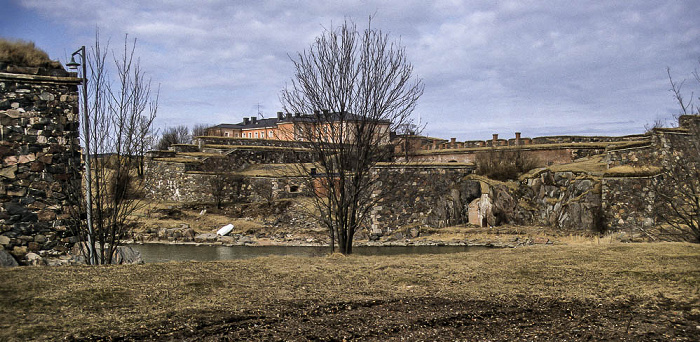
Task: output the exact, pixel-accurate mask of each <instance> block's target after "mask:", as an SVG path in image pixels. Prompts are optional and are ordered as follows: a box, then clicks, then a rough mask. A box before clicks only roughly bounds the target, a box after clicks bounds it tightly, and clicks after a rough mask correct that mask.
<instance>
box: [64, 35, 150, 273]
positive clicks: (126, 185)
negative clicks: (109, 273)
mask: <svg viewBox="0 0 700 342" xmlns="http://www.w3.org/2000/svg"><path fill="white" fill-rule="evenodd" d="M135 50H136V39H134V40H132V41H131V42H130V40H129V38H128V36H125V37H124V48H123V50H122V51H121V53H119V54H117V53H116V52H114V51H110V49H109V43H108V44H107V46H106V47H103V46H102V45H101V43H100V37H99V33H98V34H96V39H95V45H94V46H93V47H92V48H91V49H90V51H89V53H88V56H87V57H88V58H87V59H88V67H89V74H88V75H87V78H88V88H89V92H88V99H87V101H88V102H89V109H88V111H89V118H90V119H89V121H88V122H83V123H81V124H83V125H89V128H90V129H89V131H90V135H89V136H83V137H82V138H83V140H84V141H88V142H89V144H90V146H91V150H90V154H91V159H92V164H91V170H90V173H91V175H92V177H91V178H92V180H91V188H92V194H91V196H92V207H91V208H87V207H86V205H85V202H83V201H81V200H80V199H82V197H83V196H82V192H81V191H80V190H78V189H80V187H77V189H74V190H75V191H72V193H73V196H72V197H73V202H74V203H75V205H76V209H77V210H78V211H79V213H76V215H74V217H75V220H74V222H73V225H72V226H73V229H74V230H75V233H76V235H77V236H78V237H79V239H80V241H81V244H79V245H80V246H81V248H82V252H83V254H84V255H86V256H88V250H93V251H98V255H96V256H95V257H94V258H91V257H87V260H88V263H90V264H105V263H107V264H108V263H111V262H112V258H113V257H114V256H115V252H116V250H117V247H118V246H119V245H120V244H121V241H122V240H123V239H124V238H126V237H127V236H128V235H129V233H130V230H131V227H132V226H133V222H131V221H130V220H131V216H130V215H131V214H132V213H133V212H134V210H136V209H137V208H138V207H139V205H140V201H139V199H138V194H140V193H142V191H143V179H142V178H140V177H137V176H139V175H141V173H140V172H142V168H141V166H140V165H141V162H142V160H141V159H140V157H141V156H142V153H143V152H144V151H145V148H146V146H148V136H149V135H150V133H151V132H152V130H151V126H152V123H153V120H154V119H155V116H156V112H157V108H158V102H157V101H158V94H157V92H156V94H152V93H151V83H150V80H149V79H147V78H146V75H145V72H144V71H143V70H142V69H141V67H140V63H139V60H138V59H137V58H135V57H134V53H135ZM110 52H111V54H112V56H113V61H114V64H113V65H111V64H110V63H108V62H107V61H108V55H109V54H110ZM111 75H113V76H114V77H115V79H114V80H112V79H110V76H111ZM88 210H90V211H91V213H92V218H93V230H92V236H88V235H90V232H89V231H88V229H87V228H86V227H85V222H84V221H83V220H82V219H80V218H81V217H84V216H85V215H84V213H85V212H86V211H88ZM86 244H91V245H90V246H87V245H86ZM96 245H97V246H98V247H99V248H95V247H96Z"/></svg>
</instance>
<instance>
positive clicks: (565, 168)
mask: <svg viewBox="0 0 700 342" xmlns="http://www.w3.org/2000/svg"><path fill="white" fill-rule="evenodd" d="M547 168H548V169H550V170H552V171H554V172H586V173H592V174H597V175H602V173H603V172H605V171H607V169H608V165H607V164H606V163H605V154H600V155H596V156H591V157H587V158H581V159H577V160H576V161H574V162H572V163H568V164H558V165H551V166H549V167H547Z"/></svg>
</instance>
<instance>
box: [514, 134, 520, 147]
mask: <svg viewBox="0 0 700 342" xmlns="http://www.w3.org/2000/svg"><path fill="white" fill-rule="evenodd" d="M515 146H520V132H515Z"/></svg>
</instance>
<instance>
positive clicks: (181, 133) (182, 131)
mask: <svg viewBox="0 0 700 342" xmlns="http://www.w3.org/2000/svg"><path fill="white" fill-rule="evenodd" d="M191 141H192V139H191V137H190V130H189V128H187V126H184V125H180V126H175V127H168V128H166V129H165V131H163V134H162V135H161V136H160V139H159V140H158V144H157V145H156V149H157V150H161V151H165V150H167V149H168V148H170V146H171V145H175V144H189V143H190V142H191Z"/></svg>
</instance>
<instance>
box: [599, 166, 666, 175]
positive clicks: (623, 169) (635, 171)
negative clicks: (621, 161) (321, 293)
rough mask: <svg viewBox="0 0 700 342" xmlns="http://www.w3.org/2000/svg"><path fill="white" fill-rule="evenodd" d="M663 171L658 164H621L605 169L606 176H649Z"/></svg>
mask: <svg viewBox="0 0 700 342" xmlns="http://www.w3.org/2000/svg"><path fill="white" fill-rule="evenodd" d="M659 173H661V168H660V167H657V166H640V167H635V166H630V165H621V166H616V167H613V168H610V169H608V170H607V171H605V176H606V177H649V176H655V175H658V174H659Z"/></svg>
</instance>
